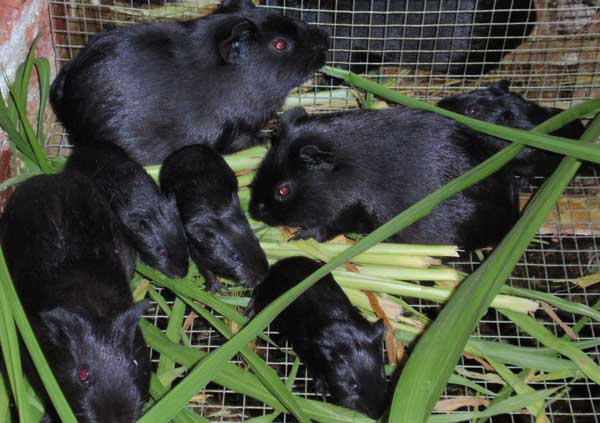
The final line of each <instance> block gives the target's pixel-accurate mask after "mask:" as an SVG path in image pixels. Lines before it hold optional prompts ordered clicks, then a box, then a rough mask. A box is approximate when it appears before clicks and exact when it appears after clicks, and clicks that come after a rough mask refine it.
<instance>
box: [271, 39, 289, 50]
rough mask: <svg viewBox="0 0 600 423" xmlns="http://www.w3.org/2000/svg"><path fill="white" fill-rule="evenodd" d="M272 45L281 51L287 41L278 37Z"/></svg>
mask: <svg viewBox="0 0 600 423" xmlns="http://www.w3.org/2000/svg"><path fill="white" fill-rule="evenodd" d="M273 47H275V50H279V51H283V50H285V49H286V47H287V43H286V42H285V40H282V39H278V40H275V41H274V42H273Z"/></svg>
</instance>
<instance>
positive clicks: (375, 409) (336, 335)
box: [319, 321, 389, 419]
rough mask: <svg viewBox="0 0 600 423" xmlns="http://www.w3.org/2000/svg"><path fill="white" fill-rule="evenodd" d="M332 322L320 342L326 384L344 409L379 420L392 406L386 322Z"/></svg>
mask: <svg viewBox="0 0 600 423" xmlns="http://www.w3.org/2000/svg"><path fill="white" fill-rule="evenodd" d="M361 323H364V324H361V325H352V324H349V323H348V322H345V321H337V322H335V321H334V322H332V323H331V325H330V326H329V328H328V329H327V330H326V331H325V335H324V336H323V337H322V338H321V339H320V341H319V354H321V355H322V360H323V363H326V364H325V365H324V366H323V369H324V374H323V379H324V380H323V381H322V382H323V383H324V384H325V385H326V389H327V391H329V392H330V393H331V395H332V396H333V398H334V399H335V401H336V402H337V403H339V404H340V405H342V406H344V407H347V408H350V409H353V410H357V411H360V412H362V413H364V414H366V415H367V416H369V417H371V418H374V419H376V418H379V417H380V416H381V415H382V414H383V413H384V412H385V410H386V408H387V406H388V404H389V392H388V382H387V379H386V376H385V371H384V364H385V362H384V355H383V336H384V333H385V328H384V326H383V322H382V321H378V322H376V323H374V324H370V323H368V322H366V321H364V322H361Z"/></svg>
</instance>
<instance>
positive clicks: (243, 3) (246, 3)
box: [221, 0, 256, 11]
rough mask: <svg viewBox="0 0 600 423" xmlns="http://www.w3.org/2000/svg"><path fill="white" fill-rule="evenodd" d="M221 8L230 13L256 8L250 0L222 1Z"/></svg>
mask: <svg viewBox="0 0 600 423" xmlns="http://www.w3.org/2000/svg"><path fill="white" fill-rule="evenodd" d="M221 7H222V8H227V9H228V10H232V11H233V10H239V11H244V10H249V9H254V8H256V6H255V5H254V3H253V2H252V0H223V2H222V3H221Z"/></svg>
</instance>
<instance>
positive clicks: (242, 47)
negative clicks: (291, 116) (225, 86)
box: [216, 1, 329, 93]
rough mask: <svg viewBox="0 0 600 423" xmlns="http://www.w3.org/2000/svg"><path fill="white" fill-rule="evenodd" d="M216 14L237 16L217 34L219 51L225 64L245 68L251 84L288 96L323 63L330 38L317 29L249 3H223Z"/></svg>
mask: <svg viewBox="0 0 600 423" xmlns="http://www.w3.org/2000/svg"><path fill="white" fill-rule="evenodd" d="M216 13H232V14H235V15H237V16H238V17H239V19H237V20H231V25H230V27H228V28H224V29H223V30H222V31H220V34H219V36H218V51H219V54H220V56H221V59H222V61H223V62H224V63H225V64H231V65H234V66H236V67H238V68H240V69H244V68H246V69H247V71H244V72H245V73H246V74H248V75H250V76H251V77H252V78H253V83H254V84H265V85H267V86H268V87H269V90H273V91H274V92H275V91H277V90H276V88H277V87H279V88H280V89H281V91H282V92H285V93H287V91H289V90H291V89H292V88H294V87H296V86H298V85H300V84H301V83H302V82H304V81H305V80H306V79H308V78H309V77H311V76H312V75H313V73H314V72H315V71H317V70H318V69H319V68H320V67H321V66H323V65H324V64H325V55H326V52H327V49H328V46H329V36H328V35H327V33H326V32H324V31H322V30H320V29H318V28H315V27H309V26H308V25H307V24H306V23H304V22H302V21H300V20H297V19H293V18H290V17H288V16H283V15H280V14H278V13H273V12H272V11H269V10H267V9H264V8H257V7H255V6H254V5H253V4H252V2H250V1H226V2H224V3H223V5H222V6H221V8H220V9H218V10H217V12H216Z"/></svg>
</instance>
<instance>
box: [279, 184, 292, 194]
mask: <svg viewBox="0 0 600 423" xmlns="http://www.w3.org/2000/svg"><path fill="white" fill-rule="evenodd" d="M289 193H290V186H289V185H287V184H284V185H281V186H280V187H279V195H281V196H282V197H285V196H286V195H288V194H289Z"/></svg>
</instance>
